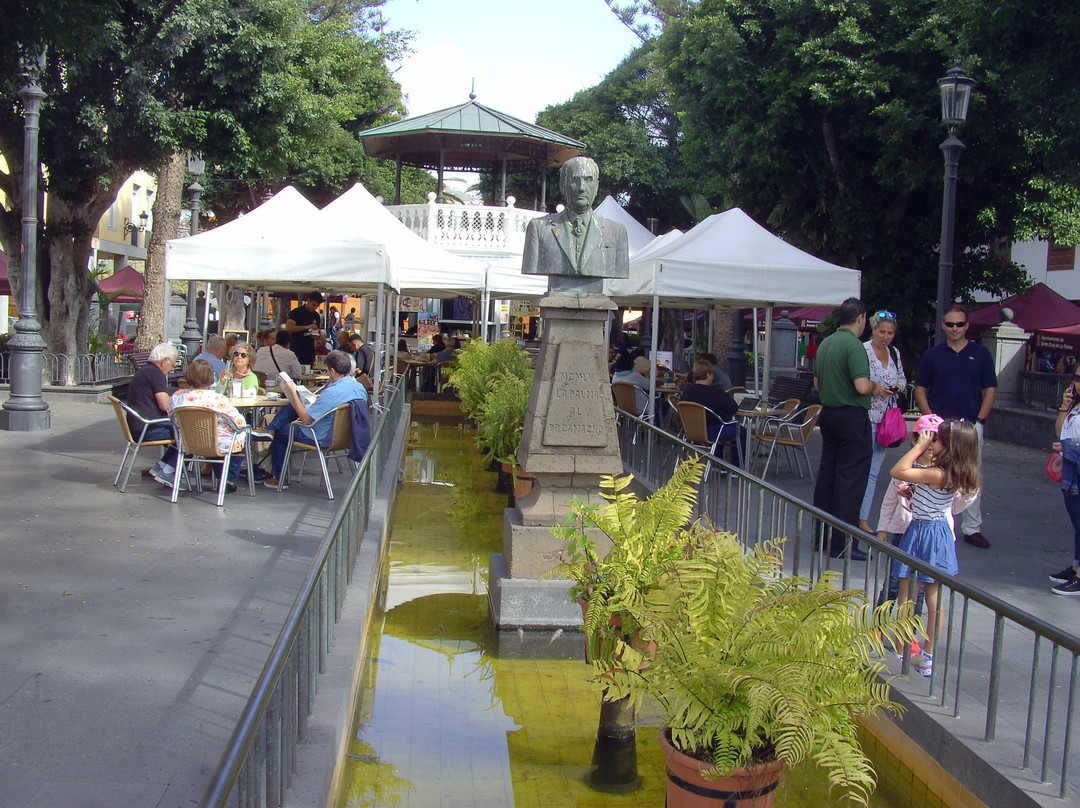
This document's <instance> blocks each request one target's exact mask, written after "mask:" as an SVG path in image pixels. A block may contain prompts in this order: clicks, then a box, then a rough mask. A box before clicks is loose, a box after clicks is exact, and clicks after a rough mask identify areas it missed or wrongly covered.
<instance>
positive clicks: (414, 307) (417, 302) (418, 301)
mask: <svg viewBox="0 0 1080 808" xmlns="http://www.w3.org/2000/svg"><path fill="white" fill-rule="evenodd" d="M401 310H402V311H423V310H424V298H422V297H412V296H409V295H403V296H402V297H401Z"/></svg>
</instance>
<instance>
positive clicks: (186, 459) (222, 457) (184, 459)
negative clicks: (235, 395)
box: [169, 407, 255, 508]
mask: <svg viewBox="0 0 1080 808" xmlns="http://www.w3.org/2000/svg"><path fill="white" fill-rule="evenodd" d="M172 422H173V425H174V426H175V427H176V435H177V441H176V449H177V452H178V454H177V456H176V468H175V469H174V471H173V485H172V496H171V497H170V499H169V501H170V502H176V500H177V499H178V497H179V495H180V479H181V477H191V476H193V477H194V478H195V488H196V490H197V491H198V492H199V493H200V494H201V493H202V477H201V476H200V474H199V469H200V467H201V466H202V464H204V463H210V464H219V465H220V466H221V474H220V475H219V476H220V479H219V480H218V495H217V506H218V507H219V508H220V507H221V506H222V504H223V503H224V502H225V482H226V477H227V476H228V475H227V474H226V472H227V471H228V469H229V462H230V461H231V460H232V456H233V451H232V444H231V443H230V444H229V450H228V451H227V452H225V453H224V454H222V452H221V451H220V450H219V449H218V444H217V424H218V413H216V412H214V411H213V410H208V409H206V408H205V407H177V408H176V409H174V410H173V412H172ZM236 431H237V433H238V434H239V433H244V434H247V435H248V438H247V439H245V441H244V462H245V463H247V480H248V495H249V496H255V474H254V469H253V467H252V463H251V440H250V434H248V433H250V432H251V427H249V426H245V427H241V428H238V429H237V430H236ZM189 466H190V467H191V469H192V471H191V473H190V474H189V473H188V471H187V469H188V467H189ZM188 487H189V488H190V487H191V484H190V482H189V483H188Z"/></svg>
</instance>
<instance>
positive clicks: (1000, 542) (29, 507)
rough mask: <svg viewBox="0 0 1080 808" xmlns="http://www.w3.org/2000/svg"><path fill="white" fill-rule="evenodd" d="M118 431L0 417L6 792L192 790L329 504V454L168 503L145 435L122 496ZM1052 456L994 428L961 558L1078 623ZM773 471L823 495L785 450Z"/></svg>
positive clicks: (170, 802) (216, 751) (993, 582)
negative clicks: (248, 482) (284, 472)
mask: <svg viewBox="0 0 1080 808" xmlns="http://www.w3.org/2000/svg"><path fill="white" fill-rule="evenodd" d="M1048 439H1049V436H1048ZM122 448H123V444H122V441H121V438H120V434H119V429H118V427H117V424H116V422H115V417H114V415H113V411H112V408H111V407H109V406H107V405H95V404H70V403H64V402H58V403H56V404H54V405H53V412H52V429H51V430H49V431H47V432H44V433H31V434H20V433H9V432H0V497H2V499H0V502H2V506H0V808H24V807H25V808H31V807H32V808H59V807H60V806H65V807H66V806H80V807H81V808H97V807H98V806H101V808H106V806H107V807H108V808H129V807H130V808H144V807H145V808H150V807H151V806H162V808H172V806H177V808H179V807H181V806H183V807H184V808H187V807H188V806H193V805H195V804H197V802H198V799H199V797H200V796H201V794H202V791H203V788H204V786H205V783H206V780H207V778H208V777H209V775H210V773H211V771H212V770H213V768H214V767H215V765H216V763H217V760H218V758H219V756H220V754H221V751H222V748H223V746H224V744H225V741H226V740H227V739H228V737H229V735H230V733H231V732H232V729H233V725H234V722H235V719H236V717H237V715H238V714H239V711H240V709H241V707H242V705H243V703H244V702H245V700H246V699H247V696H248V694H249V691H250V688H251V685H252V683H253V681H254V679H255V677H256V676H257V675H258V673H259V671H260V669H261V667H262V664H263V662H264V661H265V658H266V655H267V653H268V651H269V648H270V645H271V643H272V642H273V641H274V639H275V638H276V636H277V633H278V629H279V627H280V624H281V621H282V619H283V618H284V616H285V614H286V613H287V611H288V609H289V607H290V606H291V604H292V600H293V598H294V596H295V594H296V591H297V590H298V588H299V586H300V583H301V579H302V578H303V576H304V573H305V572H306V570H307V568H308V564H309V561H310V558H311V556H312V554H313V552H314V550H315V548H316V547H317V545H318V542H319V539H320V538H321V537H322V534H323V531H324V529H325V527H326V525H327V523H328V521H329V519H330V517H331V515H332V514H333V503H331V502H328V501H327V500H326V498H325V495H324V494H323V493H322V488H321V484H320V481H319V478H318V475H317V473H313V474H311V475H310V477H309V478H306V479H305V481H304V483H303V485H302V486H299V487H297V486H294V487H292V488H290V489H289V490H288V491H286V492H283V493H282V494H280V495H278V494H275V493H274V492H272V491H269V490H267V489H265V488H262V487H258V488H257V490H256V496H255V498H254V499H251V498H249V497H248V496H247V495H246V493H245V489H244V488H243V487H241V489H240V493H238V494H232V495H228V496H227V498H226V501H225V507H224V508H223V509H218V508H217V507H215V506H214V499H213V495H212V494H210V493H206V494H203V495H202V496H186V495H184V496H182V497H181V499H180V502H179V503H178V504H177V505H171V504H170V503H169V501H168V492H167V491H166V490H165V489H163V488H161V487H159V486H158V485H157V484H156V483H154V482H153V481H148V480H144V479H142V478H141V477H140V476H139V475H138V470H139V469H142V468H146V467H148V466H149V465H150V464H151V458H152V454H151V450H146V451H145V453H144V457H143V458H142V459H141V460H140V462H139V463H138V464H137V466H136V473H135V474H134V475H133V476H132V480H131V483H130V484H129V487H128V491H127V493H126V494H123V495H121V494H119V493H117V491H116V489H114V488H113V486H112V480H113V477H114V475H115V474H116V468H117V466H118V464H119V460H120V452H121V450H122ZM899 455H900V450H899V449H894V450H891V451H890V453H889V455H888V457H887V458H886V461H885V463H886V465H885V474H883V476H882V486H881V490H884V477H885V476H886V475H887V470H888V468H889V466H890V465H891V463H892V462H895V458H896V457H899ZM811 456H812V458H813V462H814V463H815V467H816V462H817V454H816V452H815V451H814V447H813V446H812V447H811ZM1045 461H1046V453H1045V452H1040V451H1037V450H1033V449H1025V448H1019V447H1013V446H1009V445H1006V444H1001V443H989V444H988V445H987V449H986V465H985V468H986V477H987V481H986V491H987V496H986V498H985V499H984V503H983V513H984V518H985V525H984V531H983V532H984V533H985V535H986V536H987V538H988V539H989V540H990V543H991V547H990V549H989V550H979V549H976V548H974V547H971V546H970V545H965V544H960V545H959V546H958V550H957V551H958V555H959V560H960V570H961V575H962V576H964V577H966V578H968V579H969V580H971V581H972V582H973V583H975V584H977V585H978V586H980V587H982V588H984V589H986V590H987V591H989V592H991V593H993V594H995V595H997V596H998V597H1001V598H1004V599H1005V600H1008V601H1010V602H1012V603H1015V604H1016V605H1017V606H1018V607H1020V608H1023V609H1026V610H1028V611H1030V612H1032V613H1034V614H1036V615H1038V616H1040V617H1041V618H1042V619H1044V620H1046V621H1048V622H1051V623H1054V624H1056V625H1058V626H1061V627H1062V628H1064V629H1066V630H1070V631H1076V627H1077V625H1078V620H1077V617H1078V616H1080V598H1066V597H1060V596H1057V595H1053V594H1051V592H1050V582H1049V581H1048V580H1047V577H1046V576H1047V574H1048V573H1050V572H1052V571H1055V570H1058V569H1060V568H1061V567H1062V566H1064V564H1065V563H1067V562H1068V560H1069V557H1070V554H1071V546H1072V543H1071V535H1070V531H1069V524H1068V520H1067V518H1066V515H1065V511H1064V508H1063V506H1062V504H1061V495H1060V493H1059V492H1058V490H1057V487H1056V486H1055V485H1054V484H1052V483H1050V482H1049V481H1048V480H1047V479H1046V477H1045V474H1044V471H1043V469H1044V465H1045ZM768 479H769V480H771V481H775V482H777V483H778V484H780V485H781V486H782V487H785V488H787V489H788V490H790V491H792V493H794V494H796V495H797V496H799V497H800V498H805V499H807V500H809V499H811V498H812V484H811V483H810V481H809V479H806V480H801V481H800V480H799V478H798V475H797V474H792V473H791V472H790V471H788V470H787V469H786V466H784V467H783V472H782V473H781V474H779V475H775V474H770V475H769V478H768ZM341 485H342V483H340V482H339V483H338V487H339V490H340V486H341ZM1029 663H1030V660H1028V659H1023V660H1017V664H1018V665H1027V664H1029ZM328 690H329V688H328ZM327 696H328V697H329V701H330V702H331V703H334V702H336V701H337V700H338V697H337V696H334V695H332V694H323V696H320V698H321V699H323V698H324V697H327ZM324 703H325V702H324ZM317 705H318V702H317Z"/></svg>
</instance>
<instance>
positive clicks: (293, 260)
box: [165, 186, 392, 294]
mask: <svg viewBox="0 0 1080 808" xmlns="http://www.w3.org/2000/svg"><path fill="white" fill-rule="evenodd" d="M319 215H320V213H319V209H318V208H316V207H315V206H314V205H312V204H311V203H310V202H308V201H307V200H306V199H305V198H304V197H303V196H302V195H301V194H300V192H299V191H297V190H296V189H295V188H293V187H292V186H289V187H286V188H283V189H282V190H281V191H279V192H278V193H276V194H275V195H274V196H273V197H271V198H270V199H269V200H267V201H266V202H264V203H263V204H261V205H259V207H257V208H255V209H254V210H252V211H251V212H250V213H247V214H245V215H244V216H241V217H239V218H238V219H235V220H233V221H231V222H229V223H227V224H223V225H221V226H220V227H215V228H214V229H213V230H207V231H206V232H205V233H199V234H198V235H196V236H191V237H190V238H180V239H171V240H169V241H168V242H166V244H165V277H166V279H167V280H169V281H213V282H219V281H220V282H225V283H229V284H234V285H240V286H248V287H251V288H253V289H261V290H267V291H293V292H304V291H309V290H312V289H319V288H323V289H325V288H332V289H333V290H334V291H342V292H354V293H358V294H360V293H366V292H373V291H375V290H376V289H377V288H378V286H379V285H380V284H385V283H392V278H391V275H390V263H389V260H388V258H387V255H386V250H385V248H384V247H383V245H382V244H381V243H379V242H377V241H373V240H371V239H367V238H363V237H361V236H357V235H348V236H345V235H338V234H335V233H328V232H327V233H323V232H321V229H320V228H321V225H320V223H319ZM316 233H319V234H320V236H319V238H312V236H313V234H316Z"/></svg>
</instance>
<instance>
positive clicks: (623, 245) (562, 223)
mask: <svg viewBox="0 0 1080 808" xmlns="http://www.w3.org/2000/svg"><path fill="white" fill-rule="evenodd" d="M521 271H522V273H523V274H526V275H580V276H584V277H592V278H625V277H628V275H629V273H630V265H629V251H628V247H627V240H626V228H625V227H623V226H622V225H621V224H619V223H618V222H613V221H611V220H610V219H605V218H604V217H603V216H598V215H597V214H596V212H595V211H593V214H592V224H591V225H590V227H589V230H588V232H587V233H586V234H585V245H584V247H583V249H582V261H581V265H580V266H578V261H577V256H576V255H575V254H574V237H573V235H571V233H570V212H569V210H563V211H560V212H559V213H552V214H550V215H548V216H544V217H542V218H539V219H533V220H532V221H531V222H529V226H528V228H527V229H526V231H525V252H524V255H523V256H522V259H521Z"/></svg>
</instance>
